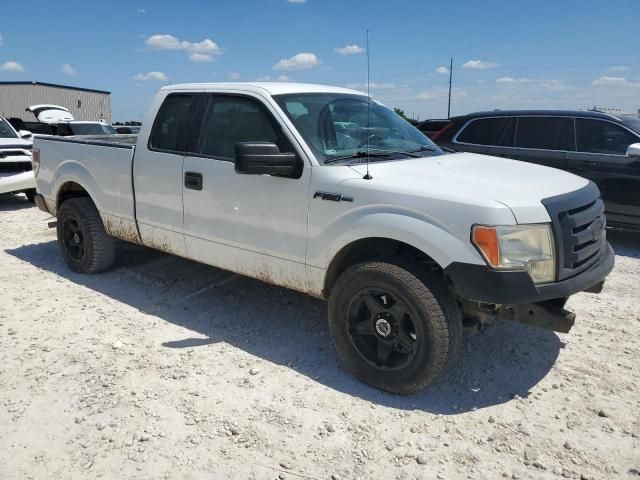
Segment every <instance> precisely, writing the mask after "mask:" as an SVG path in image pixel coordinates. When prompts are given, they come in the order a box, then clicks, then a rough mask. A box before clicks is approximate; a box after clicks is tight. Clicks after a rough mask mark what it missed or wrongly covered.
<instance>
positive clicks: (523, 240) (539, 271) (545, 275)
mask: <svg viewBox="0 0 640 480" xmlns="http://www.w3.org/2000/svg"><path fill="white" fill-rule="evenodd" d="M471 239H472V241H473V244H474V245H475V246H476V248H477V249H478V250H479V251H480V253H481V254H482V256H483V257H484V259H485V260H486V262H487V263H488V264H489V266H491V267H492V268H495V269H501V270H525V271H527V272H528V273H529V275H531V278H532V279H533V281H534V283H544V282H552V281H553V280H555V271H556V268H555V267H556V262H555V257H554V251H553V237H552V235H551V226H550V225H548V224H536V225H516V226H496V227H487V226H482V225H476V226H474V227H473V231H472V234H471Z"/></svg>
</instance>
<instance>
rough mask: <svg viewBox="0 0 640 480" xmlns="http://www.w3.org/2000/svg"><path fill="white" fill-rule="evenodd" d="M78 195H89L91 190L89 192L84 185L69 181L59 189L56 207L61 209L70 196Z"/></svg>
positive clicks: (76, 196) (75, 196)
mask: <svg viewBox="0 0 640 480" xmlns="http://www.w3.org/2000/svg"><path fill="white" fill-rule="evenodd" d="M78 197H89V192H87V191H86V190H85V189H84V188H83V187H82V185H80V184H79V183H76V182H67V183H65V184H64V185H62V187H60V190H58V200H57V202H56V209H59V208H60V206H61V205H62V204H63V203H64V202H66V201H67V200H69V199H70V198H78Z"/></svg>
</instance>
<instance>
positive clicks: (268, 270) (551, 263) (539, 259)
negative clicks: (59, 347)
mask: <svg viewBox="0 0 640 480" xmlns="http://www.w3.org/2000/svg"><path fill="white" fill-rule="evenodd" d="M127 141H129V142H133V141H135V137H129V138H127ZM34 168H35V172H36V178H37V185H38V194H37V195H36V203H37V205H38V206H39V207H40V208H41V209H42V210H44V211H47V212H50V213H51V214H53V215H55V216H56V217H57V234H58V243H59V246H60V251H61V254H62V256H63V258H64V260H65V261H66V263H67V265H68V266H69V267H70V268H71V269H72V270H74V271H77V272H81V273H94V272H100V271H103V270H106V269H108V268H109V267H110V266H111V264H112V262H113V260H114V256H115V242H114V238H119V239H122V240H127V241H129V242H133V243H137V244H141V245H146V246H149V247H151V248H156V249H159V250H163V251H166V252H170V253H173V254H176V255H180V256H183V257H187V258H190V259H193V260H196V261H199V262H203V263H206V264H210V265H214V266H216V267H219V268H223V269H227V270H232V271H234V272H238V273H240V274H243V275H248V276H252V277H255V278H258V279H260V280H263V281H265V282H269V283H273V284H276V285H281V286H284V287H287V288H291V289H294V290H299V291H301V292H305V293H307V294H310V295H313V296H316V297H320V298H325V299H328V301H329V330H330V333H331V335H332V338H333V341H334V344H335V346H336V349H337V351H338V354H339V355H340V357H341V358H342V360H343V361H344V363H345V364H346V365H347V367H348V368H349V369H350V370H351V371H353V372H354V373H355V375H357V376H358V377H359V378H361V379H362V380H364V381H365V382H367V383H369V384H371V385H374V386H375V387H378V388H381V389H383V390H388V391H391V392H397V393H410V392H415V391H417V390H420V389H421V388H423V387H425V386H427V385H429V384H430V383H431V382H433V381H434V379H435V378H436V377H437V376H438V374H440V372H441V371H442V370H443V369H444V368H445V367H446V366H447V365H448V364H449V363H450V362H451V361H452V360H453V358H455V356H456V353H457V351H458V347H459V344H460V336H461V331H462V318H463V317H466V318H468V319H472V320H473V321H475V322H478V323H490V322H491V321H493V320H494V319H495V318H507V319H510V320H515V321H519V322H523V323H528V324H533V325H537V326H541V327H545V328H550V329H554V330H558V331H563V332H567V331H568V330H569V329H570V328H571V326H572V324H573V321H574V315H573V314H572V313H571V312H568V311H566V310H565V309H564V304H565V301H566V300H567V297H569V296H570V295H572V294H574V293H577V292H581V291H585V290H586V291H590V292H594V293H597V292H599V291H600V289H601V287H602V284H603V281H604V278H605V277H606V275H607V274H608V273H609V272H610V271H611V269H612V268H613V262H614V254H613V250H612V249H611V247H610V245H609V244H608V242H607V241H606V233H605V231H604V225H605V218H604V215H603V204H602V201H601V200H600V199H599V192H598V188H597V187H596V186H595V184H594V183H592V182H589V181H587V180H585V179H583V178H580V177H578V176H575V175H572V174H570V173H566V172H559V171H555V170H551V169H549V168H545V167H541V166H539V165H528V164H526V163H522V162H514V161H511V160H506V159H502V158H493V157H489V156H481V155H475V154H470V153H456V154H450V155H443V152H442V150H441V149H440V148H438V147H437V146H436V145H435V144H433V143H432V142H431V141H430V140H429V139H428V138H427V137H425V136H424V135H423V134H422V133H420V132H419V131H418V130H417V129H415V128H414V127H412V126H411V125H410V124H409V123H407V122H406V121H405V120H403V119H402V118H400V117H399V116H398V115H396V114H395V113H393V111H391V110H389V109H388V108H387V107H385V106H383V105H381V104H380V103H378V102H376V101H373V100H371V101H370V100H369V99H368V97H367V96H366V95H364V94H362V93H359V92H356V91H353V90H348V89H343V88H337V87H328V86H321V85H304V84H292V83H230V84H186V85H173V86H170V87H165V88H163V89H162V90H161V91H160V93H159V94H158V95H157V96H156V98H155V100H154V101H153V103H152V105H151V107H150V110H149V112H148V114H147V117H146V119H145V121H144V123H143V125H142V130H141V132H140V135H139V136H138V137H137V142H136V143H135V146H134V145H133V143H124V141H123V140H120V138H119V137H105V139H103V140H98V141H93V140H88V139H71V138H70V139H64V138H56V137H47V138H45V137H42V138H41V137H38V138H36V140H35V148H34Z"/></svg>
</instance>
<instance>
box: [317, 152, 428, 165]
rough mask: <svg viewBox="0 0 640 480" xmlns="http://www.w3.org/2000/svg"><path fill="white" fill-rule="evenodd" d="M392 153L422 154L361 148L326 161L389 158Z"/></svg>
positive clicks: (407, 155) (417, 156)
mask: <svg viewBox="0 0 640 480" xmlns="http://www.w3.org/2000/svg"><path fill="white" fill-rule="evenodd" d="M392 155H404V156H406V157H411V158H420V155H416V154H415V153H414V152H413V151H409V152H405V151H401V150H398V151H394V150H385V151H384V152H369V153H368V154H367V152H366V151H364V150H360V151H358V152H356V153H354V154H352V155H345V156H344V157H336V158H329V159H327V160H325V161H324V163H325V164H328V163H335V162H340V161H342V160H352V159H354V158H366V157H369V158H389V157H390V156H392Z"/></svg>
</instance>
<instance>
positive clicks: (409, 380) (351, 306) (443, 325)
mask: <svg viewBox="0 0 640 480" xmlns="http://www.w3.org/2000/svg"><path fill="white" fill-rule="evenodd" d="M400 265H402V266H400ZM329 331H330V333H331V336H332V338H333V342H334V344H335V347H336V350H337V352H338V355H339V356H340V358H341V359H342V361H343V362H344V364H345V365H346V367H347V368H348V369H349V370H350V371H351V372H352V373H353V374H354V375H355V376H356V377H357V378H359V379H360V380H362V381H364V382H365V383H368V384H369V385H372V386H374V387H376V388H379V389H381V390H385V391H388V392H392V393H398V394H410V393H415V392H417V391H420V390H422V389H423V388H425V387H427V386H428V385H430V384H432V383H433V382H434V381H435V380H436V378H437V377H438V375H440V373H441V372H442V371H443V370H444V369H445V368H446V367H447V365H448V364H450V363H451V361H452V360H453V359H454V358H455V356H456V354H457V352H458V349H459V345H460V338H461V334H462V319H461V314H460V309H459V308H458V306H457V304H456V302H455V301H454V299H453V298H452V296H451V294H450V293H449V291H448V289H447V288H446V285H445V283H444V280H443V279H442V278H440V277H439V276H437V275H435V274H433V273H430V272H421V271H418V270H416V269H414V268H413V267H411V266H409V265H404V264H403V262H402V260H401V259H398V260H397V261H396V260H395V259H393V260H391V261H390V262H386V261H371V262H365V263H361V264H358V265H355V266H353V267H351V268H349V269H348V270H347V271H345V272H344V273H343V274H342V275H341V276H340V277H339V278H338V280H337V281H336V283H335V285H334V287H333V288H332V290H331V296H330V298H329Z"/></svg>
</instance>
